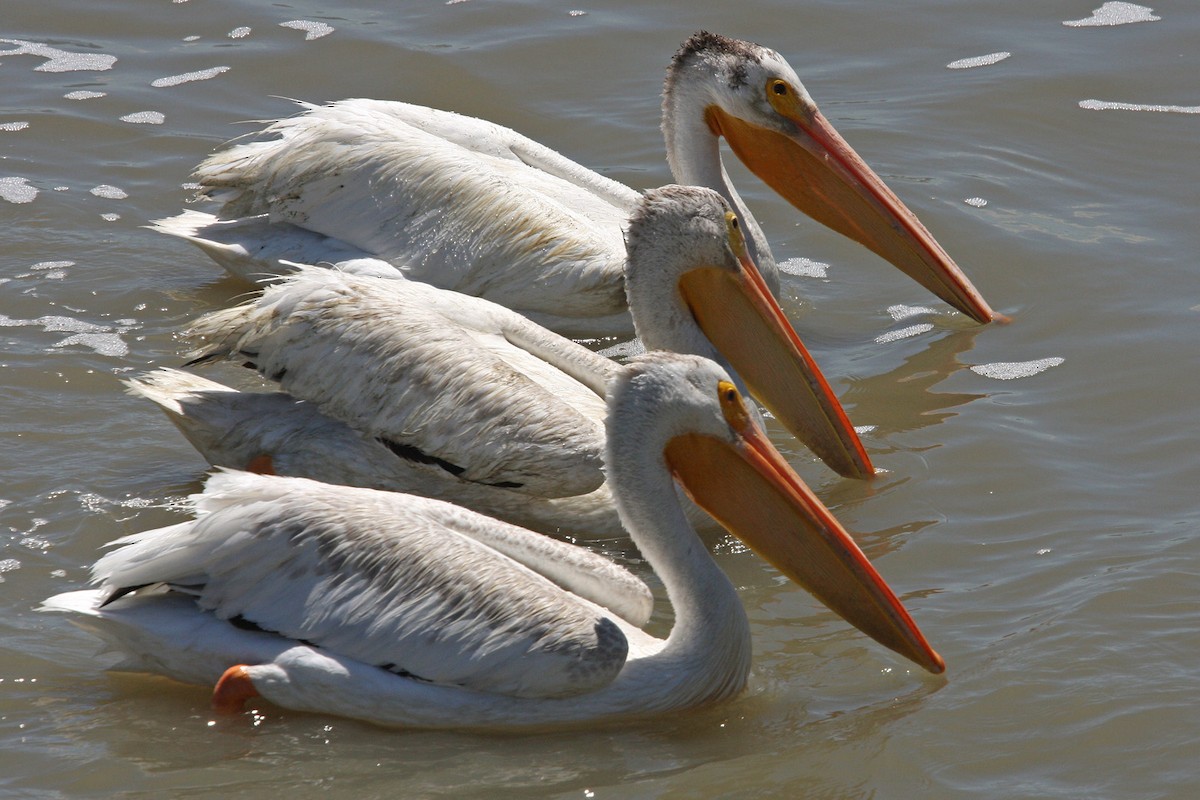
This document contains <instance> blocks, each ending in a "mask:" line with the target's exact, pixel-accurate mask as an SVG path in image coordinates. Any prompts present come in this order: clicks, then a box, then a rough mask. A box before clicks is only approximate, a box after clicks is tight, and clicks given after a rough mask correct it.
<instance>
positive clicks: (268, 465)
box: [246, 453, 275, 475]
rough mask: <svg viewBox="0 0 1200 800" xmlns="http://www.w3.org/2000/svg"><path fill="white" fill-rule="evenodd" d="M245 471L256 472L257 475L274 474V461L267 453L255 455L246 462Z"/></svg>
mask: <svg viewBox="0 0 1200 800" xmlns="http://www.w3.org/2000/svg"><path fill="white" fill-rule="evenodd" d="M246 471H247V472H257V473H258V474H259V475H274V474H275V462H274V461H272V460H271V455H270V454H269V453H262V454H261V455H257V456H255V457H254V458H252V459H250V461H249V462H248V463H247V464H246Z"/></svg>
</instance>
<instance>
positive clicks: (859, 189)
mask: <svg viewBox="0 0 1200 800" xmlns="http://www.w3.org/2000/svg"><path fill="white" fill-rule="evenodd" d="M769 97H770V100H771V103H772V105H773V106H774V108H775V110H776V111H778V112H779V113H780V114H781V115H782V116H783V117H784V118H785V119H787V120H789V121H790V122H791V123H792V124H793V125H794V130H792V131H789V132H787V133H783V132H779V131H774V130H770V129H767V128H763V127H760V126H758V125H754V124H752V123H750V122H747V121H745V120H743V119H740V118H738V117H734V116H732V115H730V114H728V113H726V112H725V111H722V110H721V109H720V108H718V107H717V106H711V107H710V108H709V109H708V111H707V117H706V118H707V120H708V125H709V127H710V128H711V129H712V131H713V132H714V133H715V134H716V135H718V136H724V137H725V140H726V141H727V142H729V146H730V148H732V149H733V152H734V154H735V155H736V156H737V157H738V158H739V159H740V160H741V161H742V162H743V163H744V164H745V165H746V166H747V167H749V169H750V170H751V171H752V172H753V173H754V174H755V175H757V176H758V177H759V178H761V179H762V180H763V182H765V183H766V184H767V185H768V186H770V187H771V188H772V189H774V190H775V191H776V192H778V193H779V194H780V195H781V196H782V197H784V198H785V199H786V200H787V201H788V202H790V203H791V204H792V205H793V206H795V207H796V208H798V209H799V210H800V211H802V212H804V213H805V214H807V215H808V216H810V217H812V218H813V219H815V220H817V221H818V222H820V223H822V224H823V225H826V226H828V227H830V228H832V229H833V230H835V231H837V232H838V233H840V234H842V235H844V236H848V237H849V238H851V239H853V240H854V241H856V242H859V243H860V244H862V245H864V246H866V247H867V248H868V249H870V250H872V251H873V252H875V253H877V254H878V255H880V256H882V257H883V258H885V259H887V260H888V261H890V262H891V263H892V264H894V265H895V266H896V267H898V268H899V269H900V270H901V271H903V272H904V273H905V274H907V275H908V276H909V277H911V278H913V279H914V280H916V281H917V282H918V283H920V284H921V285H922V286H924V287H925V288H926V289H928V290H929V291H931V292H933V293H934V294H936V295H937V296H938V297H940V298H942V299H943V300H945V301H946V302H947V303H949V304H950V305H952V306H954V307H955V308H956V309H958V310H959V311H961V312H962V313H964V314H966V315H967V316H969V317H971V318H972V319H974V320H975V321H977V322H981V323H986V322H991V321H992V320H993V319H1001V318H1002V317H1001V315H998V314H996V312H994V311H993V310H992V309H991V307H990V306H989V305H988V304H987V302H986V301H985V300H984V299H983V297H982V296H981V295H980V294H979V292H978V291H977V290H976V289H975V287H974V286H973V285H972V284H971V282H970V281H969V280H967V276H966V275H964V274H963V272H962V270H960V269H959V268H958V265H957V264H955V263H954V260H953V259H951V258H950V256H949V255H948V254H947V253H946V251H945V250H943V249H942V246H941V245H940V244H938V243H937V240H935V239H934V238H933V235H932V234H930V233H929V231H928V230H926V228H925V226H924V225H922V224H921V221H920V220H919V219H917V217H916V215H915V214H913V213H912V212H911V211H909V210H908V207H907V206H905V205H904V203H902V202H901V201H900V198H898V197H897V196H896V194H895V193H894V192H893V191H892V190H891V189H889V188H888V186H887V184H885V183H884V182H883V181H882V180H881V179H880V177H879V176H878V175H876V174H875V172H874V170H872V169H871V168H870V167H869V166H867V163H866V162H865V161H863V160H862V158H861V157H859V155H858V153H856V152H854V149H853V148H852V147H850V145H849V144H847V143H846V140H845V139H843V138H842V136H841V134H839V133H838V132H837V131H836V130H835V129H834V127H833V126H832V125H830V124H829V121H828V120H826V119H825V117H824V116H823V115H822V114H821V112H820V111H819V110H818V109H817V107H816V106H815V105H812V104H811V103H810V102H807V101H805V100H804V99H802V98H801V97H799V96H797V94H796V93H795V92H794V91H793V92H790V93H788V94H786V95H785V96H782V97H779V96H774V95H769Z"/></svg>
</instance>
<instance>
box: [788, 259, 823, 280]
mask: <svg viewBox="0 0 1200 800" xmlns="http://www.w3.org/2000/svg"><path fill="white" fill-rule="evenodd" d="M779 271H780V272H786V273H787V274H788V275H799V276H800V277H802V278H824V277H826V276H827V275H828V274H829V265H828V264H825V263H822V262H820V261H813V260H812V259H811V258H788V259H785V260H783V261H781V262H779Z"/></svg>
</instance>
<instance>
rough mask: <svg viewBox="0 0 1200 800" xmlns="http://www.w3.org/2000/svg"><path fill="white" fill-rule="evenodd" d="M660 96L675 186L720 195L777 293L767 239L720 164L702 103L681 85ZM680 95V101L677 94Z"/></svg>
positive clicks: (723, 166) (717, 148) (670, 88)
mask: <svg viewBox="0 0 1200 800" xmlns="http://www.w3.org/2000/svg"><path fill="white" fill-rule="evenodd" d="M668 86H669V89H668V91H667V94H665V95H664V97H663V117H662V132H663V140H664V142H665V144H666V148H667V164H668V165H669V166H670V168H671V175H672V176H673V177H674V179H675V182H676V183H680V184H684V185H688V186H704V187H707V188H709V189H712V190H713V191H715V192H717V193H718V194H720V195H721V196H722V197H724V198H725V202H727V203H729V205H730V207H731V208H733V210H734V211H735V212H737V215H738V217H740V218H741V220H742V226H743V229H744V230H745V231H746V234H747V237H746V244H747V249H748V250H749V251H750V257H751V258H752V259H753V260H754V263H755V265H757V266H758V270H759V272H761V273H762V274H763V278H764V279H765V280H766V282H767V286H769V287H770V288H771V291H772V292H774V293H776V294H778V293H779V270H778V268H777V267H776V265H775V257H774V256H773V255H772V254H771V247H770V245H769V244H767V237H766V235H765V234H764V233H763V231H762V228H761V227H760V226H759V224H758V220H756V219H755V218H754V215H753V214H751V213H750V209H749V208H747V207H746V204H745V203H744V202H742V198H741V195H739V194H738V193H737V189H735V188H734V186H733V182H732V181H731V180H730V179H729V173H727V172H726V171H725V164H724V163H723V162H722V161H721V151H720V142H719V141H718V140H717V136H716V135H715V134H714V133H713V132H712V130H710V129H709V127H708V123H706V122H705V121H704V107H705V103H703V102H700V97H699V96H698V95H696V94H694V93H692V92H690V91H684V90H683V89H682V87H683V86H684V84H683V83H681V82H674V83H668ZM680 94H682V95H683V97H682V98H681V97H680V96H679V95H680Z"/></svg>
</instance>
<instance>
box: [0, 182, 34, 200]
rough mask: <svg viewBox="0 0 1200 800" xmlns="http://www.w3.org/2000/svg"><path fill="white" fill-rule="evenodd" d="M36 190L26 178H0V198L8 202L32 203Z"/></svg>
mask: <svg viewBox="0 0 1200 800" xmlns="http://www.w3.org/2000/svg"><path fill="white" fill-rule="evenodd" d="M37 196H38V190H37V188H36V187H34V186H30V185H29V181H28V180H27V179H26V178H0V200H7V201H8V202H10V203H18V204H20V203H32V202H33V201H34V198H36V197H37Z"/></svg>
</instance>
